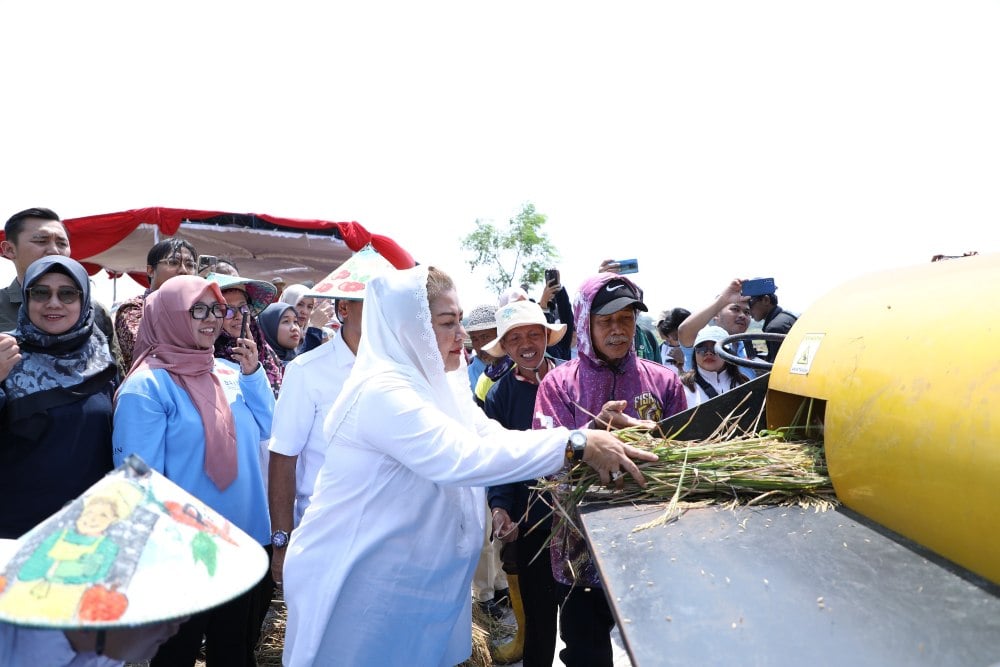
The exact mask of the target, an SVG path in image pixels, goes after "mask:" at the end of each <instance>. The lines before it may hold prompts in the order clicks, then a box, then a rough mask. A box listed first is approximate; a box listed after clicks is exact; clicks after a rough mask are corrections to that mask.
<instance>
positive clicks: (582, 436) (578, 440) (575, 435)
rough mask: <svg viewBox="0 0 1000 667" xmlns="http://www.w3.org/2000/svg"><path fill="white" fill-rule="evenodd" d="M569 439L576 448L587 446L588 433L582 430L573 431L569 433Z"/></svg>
mask: <svg viewBox="0 0 1000 667" xmlns="http://www.w3.org/2000/svg"><path fill="white" fill-rule="evenodd" d="M569 441H570V443H571V444H572V445H573V448H574V449H580V448H582V447H586V446H587V434H586V433H584V432H582V431H573V432H572V433H570V434H569Z"/></svg>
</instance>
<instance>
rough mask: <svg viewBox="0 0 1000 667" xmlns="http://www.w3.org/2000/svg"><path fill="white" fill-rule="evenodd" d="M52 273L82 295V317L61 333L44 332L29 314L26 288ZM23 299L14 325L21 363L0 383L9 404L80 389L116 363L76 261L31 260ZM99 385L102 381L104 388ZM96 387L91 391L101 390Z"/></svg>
mask: <svg viewBox="0 0 1000 667" xmlns="http://www.w3.org/2000/svg"><path fill="white" fill-rule="evenodd" d="M51 272H58V273H62V274H64V275H67V276H69V277H70V278H71V279H72V280H73V282H74V283H76V285H77V288H79V289H80V291H81V292H83V294H82V295H81V301H80V317H79V319H77V321H76V322H75V323H74V324H73V326H72V327H70V329H69V330H68V331H66V332H64V333H61V334H47V333H45V332H44V331H42V330H41V329H39V328H38V327H36V326H35V325H34V324H32V322H31V320H30V319H29V317H28V304H29V296H28V290H29V289H30V288H31V287H33V286H34V284H35V283H36V282H38V280H39V279H41V278H42V277H43V276H44V275H46V274H47V273H51ZM22 293H23V302H22V303H21V309H20V310H19V311H18V313H17V329H15V330H14V331H13V332H12V333H13V336H14V337H15V338H16V339H17V343H18V346H19V347H20V348H21V361H20V362H19V363H18V364H17V365H16V366H15V367H14V368H12V369H11V372H10V374H9V375H8V376H7V380H6V381H5V382H4V384H3V388H4V392H5V393H6V394H7V401H8V408H9V407H10V403H11V402H12V401H14V400H17V399H19V398H23V397H25V396H29V395H31V394H35V393H37V392H41V391H46V390H49V389H57V388H63V389H69V388H74V387H80V386H82V385H84V384H85V383H87V382H89V381H90V380H92V379H94V378H95V377H97V376H99V375H102V374H108V369H109V368H113V367H114V365H115V361H114V357H113V356H112V354H111V350H110V349H109V347H108V339H107V338H106V337H105V336H104V333H103V332H102V331H101V330H100V328H99V327H96V326H94V309H93V307H92V306H91V302H90V281H89V280H88V279H87V271H86V270H85V269H84V268H83V266H81V265H80V263H79V262H77V261H76V260H74V259H70V258H69V257H63V256H62V255H48V256H46V257H42V258H41V259H38V260H36V261H35V262H32V264H31V265H30V266H29V267H28V270H27V271H26V272H25V274H24V285H22ZM101 388H103V385H102V387H101ZM99 390H100V388H95V389H94V391H93V392H91V393H95V392H96V391H99Z"/></svg>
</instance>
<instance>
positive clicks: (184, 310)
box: [129, 276, 237, 491]
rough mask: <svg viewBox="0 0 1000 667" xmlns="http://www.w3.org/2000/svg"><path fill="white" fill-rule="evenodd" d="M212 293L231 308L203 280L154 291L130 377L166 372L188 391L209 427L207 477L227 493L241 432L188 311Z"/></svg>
mask: <svg viewBox="0 0 1000 667" xmlns="http://www.w3.org/2000/svg"><path fill="white" fill-rule="evenodd" d="M206 292H207V293H208V294H209V299H214V300H216V301H219V302H220V303H223V304H224V303H226V300H225V299H224V298H223V296H222V291H221V290H220V289H219V286H218V284H216V283H214V282H210V281H208V280H205V279H204V278H201V277H198V276H175V277H173V278H171V279H170V280H168V281H166V282H165V283H163V285H161V286H160V288H159V289H158V290H156V291H154V292H150V293H149V295H148V296H147V297H146V303H145V305H144V306H143V309H142V321H141V322H140V324H139V332H138V334H137V335H136V340H135V351H134V356H135V361H133V362H132V368H131V369H130V370H129V375H131V374H132V373H135V372H136V371H137V370H140V369H142V368H150V369H153V368H163V369H166V371H167V372H168V373H170V377H171V378H172V379H173V380H174V382H176V383H177V384H178V385H179V386H180V387H181V388H183V389H184V390H185V391H186V392H187V393H188V396H190V397H191V402H192V403H194V405H195V408H197V410H198V413H199V414H200V415H201V423H202V424H203V425H204V427H205V474H207V475H208V478H209V479H211V480H212V482H213V483H214V484H215V485H216V486H217V487H219V489H220V490H222V491H225V490H226V488H227V487H228V486H229V485H230V484H232V483H233V480H234V479H236V473H237V461H236V427H235V425H234V424H233V413H232V410H230V409H229V401H227V400H226V394H225V392H223V390H222V384H221V383H220V382H219V379H218V378H217V377H216V376H215V374H214V373H213V372H212V370H213V368H214V366H215V350H214V348H211V347H208V348H204V349H202V348H199V347H195V339H194V333H193V332H192V330H191V313H189V312H188V309H190V308H191V306H193V305H194V304H196V303H198V301H199V300H201V298H202V296H203V295H205V294H206Z"/></svg>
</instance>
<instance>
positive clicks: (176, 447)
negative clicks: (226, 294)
mask: <svg viewBox="0 0 1000 667" xmlns="http://www.w3.org/2000/svg"><path fill="white" fill-rule="evenodd" d="M228 307H229V306H228V305H227V304H226V301H225V299H224V298H223V296H222V293H221V291H220V290H219V286H218V285H217V284H215V283H212V282H209V281H207V280H205V279H204V278H201V277H198V276H177V277H176V278H173V279H171V280H169V281H167V282H166V283H164V284H163V286H162V287H160V289H158V290H156V291H155V292H151V293H150V294H149V295H148V296H147V297H146V302H145V305H144V307H143V316H142V323H141V324H140V326H139V331H138V335H137V337H136V345H135V352H134V357H135V361H134V362H133V364H132V368H131V370H129V373H128V376H127V377H126V378H125V381H124V382H123V383H122V386H121V388H120V389H119V390H118V395H117V399H116V400H117V403H116V408H115V415H114V433H113V442H114V459H115V464H116V465H118V464H120V463H121V462H122V461H123V460H124V459H125V458H126V457H128V456H129V455H130V454H138V455H139V456H141V457H142V458H143V459H144V460H145V461H146V462H147V463H148V464H149V465H150V466H152V467H153V468H155V469H156V470H158V471H159V472H160V473H162V474H163V475H165V476H166V477H167V478H169V479H171V480H172V481H174V482H175V483H176V484H178V485H179V486H181V487H183V488H184V489H186V490H187V491H189V492H190V493H192V494H193V495H194V496H195V497H197V498H198V499H199V500H201V501H202V502H204V503H205V504H206V505H207V506H208V507H211V508H212V509H214V510H215V511H217V512H219V513H220V514H222V515H223V516H224V517H225V518H226V519H228V520H229V521H231V522H232V523H233V524H235V525H236V526H238V527H239V528H241V529H243V530H244V531H245V532H247V533H248V534H250V535H251V536H253V537H254V538H255V539H257V540H258V542H259V543H260V544H261V545H269V544H270V525H269V520H268V512H267V495H266V493H265V490H264V480H263V475H262V473H261V469H260V459H259V457H258V453H257V450H258V444H259V442H260V441H261V440H262V439H264V438H267V437H269V436H270V431H271V416H272V414H273V412H274V394H273V392H272V391H271V386H270V384H269V383H268V379H267V375H266V374H265V372H264V369H263V367H262V366H261V364H260V362H259V360H258V356H257V355H258V351H257V346H256V344H255V343H254V341H253V340H252V339H241V340H242V342H241V343H240V345H239V347H238V348H237V349H234V351H233V359H234V361H230V360H227V359H220V358H216V357H215V356H214V343H215V339H216V338H217V337H218V335H219V331H220V330H221V328H222V321H223V318H224V317H225V315H226V311H227V308H228ZM203 556H204V554H200V555H199V554H196V557H203ZM209 560H210V559H206V563H205V564H206V568H209V572H211V569H212V568H213V567H214V563H210V562H209ZM270 585H271V584H270V580H269V579H268V578H267V577H265V580H263V581H262V583H261V584H260V585H259V586H257V587H256V588H255V589H251V590H250V591H248V592H247V593H245V594H244V595H242V596H240V597H239V598H236V599H235V600H233V601H232V602H229V603H227V604H225V605H222V606H221V607H217V608H215V609H212V610H209V611H207V612H203V613H201V614H197V615H195V616H192V617H191V618H190V620H188V621H187V622H185V623H183V624H182V625H181V629H180V631H179V632H178V633H177V634H176V635H175V636H174V637H173V638H171V639H170V640H169V641H168V642H166V643H165V644H164V645H163V646H161V647H160V650H159V652H158V653H157V654H156V657H155V658H154V659H153V661H152V665H153V666H158V665H170V666H171V667H172V666H174V665H194V663H195V659H196V657H197V655H198V652H199V650H200V648H201V644H202V637H203V636H204V637H205V638H206V651H207V664H208V665H210V666H211V665H221V664H226V665H230V664H232V665H244V664H245V665H253V664H255V662H254V656H253V649H254V646H255V644H256V642H257V638H258V636H259V634H260V620H261V619H262V618H263V612H264V611H266V604H265V605H264V608H263V609H261V608H260V605H261V598H264V597H266V599H267V600H268V601H269V599H270V590H269V589H270Z"/></svg>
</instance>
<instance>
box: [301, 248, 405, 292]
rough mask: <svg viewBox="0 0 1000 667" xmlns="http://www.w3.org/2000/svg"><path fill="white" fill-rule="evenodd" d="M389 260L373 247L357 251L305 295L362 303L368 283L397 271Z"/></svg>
mask: <svg viewBox="0 0 1000 667" xmlns="http://www.w3.org/2000/svg"><path fill="white" fill-rule="evenodd" d="M395 270H396V267H394V266H393V265H392V264H391V263H390V262H389V260H387V259H386V258H385V257H383V256H382V255H380V254H379V253H378V251H377V250H375V248H373V247H372V246H371V245H366V246H365V247H364V248H362V249H361V250H359V251H357V252H356V253H354V254H353V255H351V258H350V259H348V260H347V261H346V262H344V263H343V264H341V265H340V266H338V267H337V268H336V269H334V270H333V271H331V272H330V275H328V276H327V277H326V278H323V280H321V281H319V282H318V283H316V285H315V286H314V287H313V288H312V289H311V290H309V291H308V292H306V293H305V296H308V297H313V298H317V299H348V300H351V301H361V300H362V299H364V298H365V287H366V286H367V285H368V281H369V280H371V279H372V278H374V277H375V276H379V275H382V274H383V273H385V272H386V271H395Z"/></svg>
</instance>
